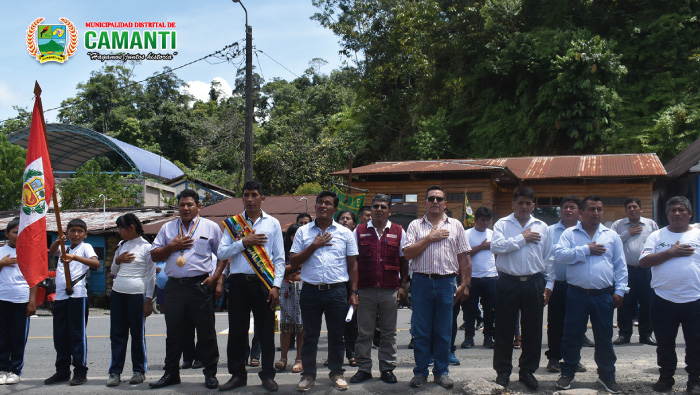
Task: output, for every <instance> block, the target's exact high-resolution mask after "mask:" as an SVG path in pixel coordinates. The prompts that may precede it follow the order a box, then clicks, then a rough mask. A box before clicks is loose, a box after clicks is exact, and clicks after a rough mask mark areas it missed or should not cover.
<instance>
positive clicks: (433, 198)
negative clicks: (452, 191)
mask: <svg viewBox="0 0 700 395" xmlns="http://www.w3.org/2000/svg"><path fill="white" fill-rule="evenodd" d="M436 200H437V201H438V203H440V202H442V201H443V200H445V198H444V197H442V196H428V201H429V202H430V203H433V202H434V201H436Z"/></svg>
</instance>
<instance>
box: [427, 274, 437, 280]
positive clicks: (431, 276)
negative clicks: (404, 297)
mask: <svg viewBox="0 0 700 395" xmlns="http://www.w3.org/2000/svg"><path fill="white" fill-rule="evenodd" d="M433 276H437V274H435V273H429V274H428V278H429V279H431V280H437V277H433Z"/></svg>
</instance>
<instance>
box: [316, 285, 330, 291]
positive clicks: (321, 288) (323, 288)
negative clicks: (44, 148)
mask: <svg viewBox="0 0 700 395" xmlns="http://www.w3.org/2000/svg"><path fill="white" fill-rule="evenodd" d="M329 289H331V285H330V284H318V290H319V291H327V290H329Z"/></svg>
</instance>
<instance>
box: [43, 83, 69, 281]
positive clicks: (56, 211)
mask: <svg viewBox="0 0 700 395" xmlns="http://www.w3.org/2000/svg"><path fill="white" fill-rule="evenodd" d="M34 96H36V100H37V106H38V107H39V114H41V128H42V130H43V132H44V138H45V139H46V153H47V155H49V161H50V160H51V159H50V158H51V153H50V152H49V136H48V135H47V134H46V121H45V120H44V107H43V106H42V104H41V87H40V86H39V81H34ZM51 195H52V196H51V197H52V199H53V211H54V214H56V227H57V228H58V239H59V240H60V239H62V238H63V227H62V226H61V212H60V210H59V206H58V200H57V198H56V183H54V184H53V190H52V191H51ZM59 245H60V247H61V259H60V261H61V262H63V274H65V276H66V293H67V294H68V295H70V294H71V293H73V286H72V285H71V276H70V266H69V265H68V263H66V262H64V261H63V257H64V256H65V255H66V245H65V244H64V243H63V242H62V241H61V242H60V244H59Z"/></svg>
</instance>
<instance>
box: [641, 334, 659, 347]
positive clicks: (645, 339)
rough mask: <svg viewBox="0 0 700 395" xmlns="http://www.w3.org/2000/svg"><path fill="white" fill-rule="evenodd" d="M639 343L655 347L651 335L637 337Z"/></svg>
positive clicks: (654, 341)
mask: <svg viewBox="0 0 700 395" xmlns="http://www.w3.org/2000/svg"><path fill="white" fill-rule="evenodd" d="M639 342H640V343H642V344H648V345H650V346H655V345H656V340H654V338H653V337H651V335H642V336H639Z"/></svg>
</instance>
